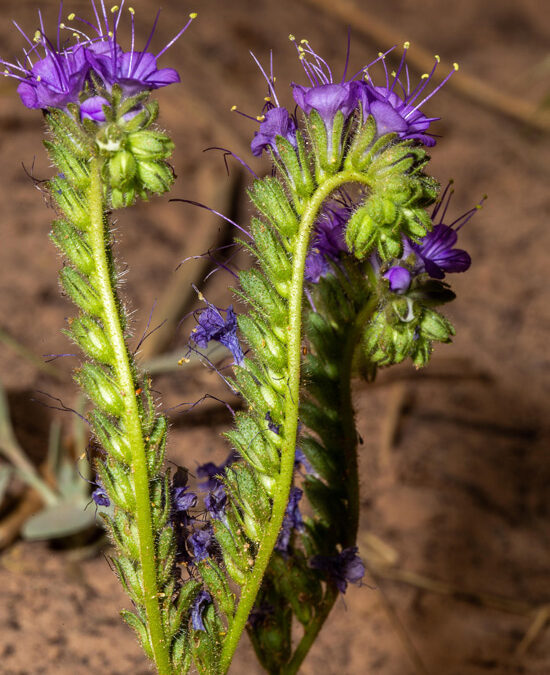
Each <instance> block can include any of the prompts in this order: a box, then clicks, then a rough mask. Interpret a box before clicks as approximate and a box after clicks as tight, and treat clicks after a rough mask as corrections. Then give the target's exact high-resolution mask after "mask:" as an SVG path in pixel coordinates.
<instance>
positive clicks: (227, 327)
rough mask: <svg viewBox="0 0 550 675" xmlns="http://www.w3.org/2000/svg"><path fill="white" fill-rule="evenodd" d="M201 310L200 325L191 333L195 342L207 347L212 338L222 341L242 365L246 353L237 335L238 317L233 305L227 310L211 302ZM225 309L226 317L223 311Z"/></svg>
mask: <svg viewBox="0 0 550 675" xmlns="http://www.w3.org/2000/svg"><path fill="white" fill-rule="evenodd" d="M206 305H207V306H206V308H205V309H203V310H201V311H200V313H199V316H198V320H197V321H198V325H197V327H196V328H195V329H194V330H193V332H192V333H191V337H192V339H193V342H195V344H196V345H197V346H198V347H202V348H203V349H205V348H206V347H208V343H209V342H210V341H211V340H215V341H216V342H219V343H221V344H222V345H224V347H227V349H229V351H230V352H231V353H232V354H233V359H234V360H235V363H236V365H238V366H240V365H241V364H242V362H243V359H244V355H243V351H242V349H241V345H240V343H239V338H238V337H237V317H236V315H235V312H234V311H233V305H229V307H228V308H227V309H226V310H221V311H220V310H219V309H218V308H217V307H215V306H214V305H212V304H211V303H210V302H207V303H206ZM222 311H225V313H226V318H225V319H224V318H223V316H222V315H221V312H222Z"/></svg>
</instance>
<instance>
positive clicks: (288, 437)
mask: <svg viewBox="0 0 550 675" xmlns="http://www.w3.org/2000/svg"><path fill="white" fill-rule="evenodd" d="M353 182H360V183H366V180H365V177H364V176H363V175H361V174H360V173H357V172H355V171H341V172H339V173H337V174H335V175H334V176H332V177H331V178H329V179H327V180H325V181H324V182H323V183H322V184H321V185H320V186H319V187H318V188H317V189H316V190H315V192H314V193H313V195H312V196H311V197H310V199H309V200H308V203H307V206H306V207H305V209H304V212H303V215H302V217H301V222H300V228H299V230H298V234H297V237H296V242H295V247H294V254H293V261H292V280H291V287H290V294H289V309H288V312H289V325H288V338H287V350H288V351H287V372H288V382H287V386H288V393H287V397H286V404H285V421H284V429H283V430H282V436H283V437H284V439H285V445H284V446H283V449H282V451H281V470H280V474H279V479H278V482H277V489H276V492H275V495H274V497H273V511H272V515H271V520H270V522H269V525H268V526H267V528H266V531H265V533H264V536H263V539H262V542H261V544H260V548H259V551H258V555H257V556H256V560H255V563H254V569H253V570H252V573H251V575H250V577H249V579H248V580H247V583H246V585H245V586H244V588H243V590H242V594H241V597H240V600H239V605H238V607H237V611H236V613H235V617H234V619H233V622H232V624H231V627H230V629H229V631H228V633H227V637H226V639H225V641H224V645H223V651H222V656H221V672H222V673H226V672H227V670H228V668H229V665H230V663H231V659H232V658H233V654H234V653H235V650H236V648H237V645H238V643H239V639H240V636H241V634H242V632H243V630H244V628H245V625H246V621H247V619H248V615H249V614H250V610H251V609H252V606H253V604H254V600H255V599H256V596H257V594H258V591H259V589H260V586H261V583H262V579H263V576H264V574H265V571H266V569H267V566H268V565H269V560H270V558H271V554H272V552H273V549H274V547H275V544H276V543H277V537H278V536H279V531H280V529H281V525H282V523H283V518H284V515H285V510H286V507H287V503H288V497H289V493H290V486H291V484H292V477H293V474H294V456H295V453H296V435H297V430H298V406H299V396H300V373H301V342H302V305H303V286H304V267H305V261H306V256H307V253H308V247H309V240H310V235H311V231H312V229H313V226H314V224H315V221H316V219H317V216H318V214H319V211H320V210H321V208H322V206H323V203H324V202H325V200H326V199H328V197H329V196H330V195H331V193H332V192H334V190H337V189H338V188H339V187H341V186H342V185H344V184H346V183H353Z"/></svg>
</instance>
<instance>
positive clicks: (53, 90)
mask: <svg viewBox="0 0 550 675" xmlns="http://www.w3.org/2000/svg"><path fill="white" fill-rule="evenodd" d="M39 19H40V29H39V30H37V31H36V32H35V34H34V37H33V39H32V40H31V38H29V37H28V36H27V35H26V34H25V33H24V32H23V30H22V29H21V28H20V27H19V26H18V24H16V23H15V22H14V24H15V26H16V28H17V29H18V30H19V32H20V33H21V35H22V36H23V38H24V39H25V40H26V42H27V43H28V47H27V48H25V49H23V53H24V58H23V60H22V61H17V62H16V63H10V62H9V61H4V60H3V59H0V64H1V65H3V66H4V68H5V70H4V75H6V76H7V77H12V78H14V79H16V80H19V86H18V87H17V92H18V94H19V96H20V97H21V101H22V103H23V105H25V106H26V107H27V108H61V109H65V108H66V107H67V105H68V104H69V103H78V96H79V94H80V92H81V91H82V89H83V87H84V81H85V79H86V76H87V74H88V71H89V69H90V66H89V63H88V61H87V58H86V50H85V49H84V47H82V46H81V45H74V46H71V47H63V48H62V47H61V38H60V25H59V24H58V30H57V42H56V45H55V46H54V44H52V42H50V40H49V39H48V38H47V37H46V32H45V28H44V23H43V20H42V15H41V14H40V13H39Z"/></svg>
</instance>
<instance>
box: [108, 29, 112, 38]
mask: <svg viewBox="0 0 550 675" xmlns="http://www.w3.org/2000/svg"><path fill="white" fill-rule="evenodd" d="M107 35H108V36H109V37H110V38H112V37H113V31H112V30H110V31H109V32H108V33H107Z"/></svg>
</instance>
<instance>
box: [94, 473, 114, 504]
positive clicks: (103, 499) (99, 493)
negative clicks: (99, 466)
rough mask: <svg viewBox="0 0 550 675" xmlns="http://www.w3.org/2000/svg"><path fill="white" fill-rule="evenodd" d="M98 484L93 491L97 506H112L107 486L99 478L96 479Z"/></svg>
mask: <svg viewBox="0 0 550 675" xmlns="http://www.w3.org/2000/svg"><path fill="white" fill-rule="evenodd" d="M96 485H97V487H96V489H95V490H94V491H93V492H92V499H93V500H94V502H95V503H96V505H97V506H110V505H111V500H110V499H109V497H108V496H107V493H106V492H105V488H104V487H103V485H102V484H101V482H100V480H99V478H97V479H96Z"/></svg>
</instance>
